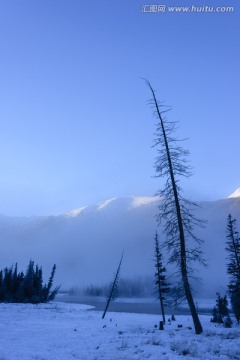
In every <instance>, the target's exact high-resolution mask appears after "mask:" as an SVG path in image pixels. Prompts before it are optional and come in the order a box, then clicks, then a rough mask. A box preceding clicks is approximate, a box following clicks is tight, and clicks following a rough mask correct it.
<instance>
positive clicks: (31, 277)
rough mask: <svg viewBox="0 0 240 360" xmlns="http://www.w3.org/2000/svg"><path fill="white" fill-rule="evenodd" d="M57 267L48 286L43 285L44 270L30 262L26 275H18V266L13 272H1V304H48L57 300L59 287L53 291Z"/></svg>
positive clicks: (54, 268) (7, 269)
mask: <svg viewBox="0 0 240 360" xmlns="http://www.w3.org/2000/svg"><path fill="white" fill-rule="evenodd" d="M55 271H56V265H54V266H53V268H52V272H51V275H50V278H49V281H48V284H47V285H46V284H45V285H43V278H42V268H39V267H38V265H36V267H35V269H34V262H33V261H32V260H30V262H29V265H28V267H27V270H26V273H25V274H24V273H23V272H20V273H18V268H17V264H16V265H15V268H14V270H13V266H12V267H11V268H5V269H4V270H1V271H0V302H19V303H22V302H24V303H33V304H38V303H40V302H48V301H51V300H53V299H54V298H55V296H56V294H57V292H58V290H59V288H60V287H59V286H57V287H56V288H55V289H54V290H53V291H51V288H52V285H53V278H54V275H55Z"/></svg>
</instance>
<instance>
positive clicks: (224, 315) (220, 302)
mask: <svg viewBox="0 0 240 360" xmlns="http://www.w3.org/2000/svg"><path fill="white" fill-rule="evenodd" d="M212 315H213V317H212V318H211V321H212V322H214V323H218V324H223V323H224V324H225V323H226V324H229V323H230V324H231V319H230V317H229V309H228V300H227V295H224V296H221V295H220V293H217V299H216V305H215V306H214V308H213V311H212ZM226 327H229V326H228V325H227V326H226Z"/></svg>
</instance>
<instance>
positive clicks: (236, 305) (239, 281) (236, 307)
mask: <svg viewBox="0 0 240 360" xmlns="http://www.w3.org/2000/svg"><path fill="white" fill-rule="evenodd" d="M226 250H227V252H228V261H229V262H228V265H227V273H228V274H229V285H228V289H229V294H230V299H231V305H232V309H233V312H234V315H235V317H236V319H237V322H238V323H239V321H240V237H239V233H238V231H237V229H236V219H232V216H231V214H229V215H228V219H227V242H226Z"/></svg>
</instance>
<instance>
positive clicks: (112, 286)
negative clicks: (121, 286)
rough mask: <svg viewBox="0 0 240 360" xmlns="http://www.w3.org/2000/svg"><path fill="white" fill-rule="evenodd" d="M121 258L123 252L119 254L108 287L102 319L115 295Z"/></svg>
mask: <svg viewBox="0 0 240 360" xmlns="http://www.w3.org/2000/svg"><path fill="white" fill-rule="evenodd" d="M122 260H123V253H122V256H121V259H120V262H119V265H118V268H117V271H116V274H115V276H114V279H113V282H112V283H111V284H110V287H109V294H108V297H107V303H106V306H105V309H104V312H103V315H102V319H104V317H105V315H106V312H107V310H108V307H109V305H110V302H111V301H112V300H114V299H115V297H116V293H117V287H118V282H119V274H120V269H121V265H122Z"/></svg>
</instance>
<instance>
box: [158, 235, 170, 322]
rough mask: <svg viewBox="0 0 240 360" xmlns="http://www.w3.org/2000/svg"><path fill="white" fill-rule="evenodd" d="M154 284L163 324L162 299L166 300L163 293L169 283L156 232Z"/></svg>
mask: <svg viewBox="0 0 240 360" xmlns="http://www.w3.org/2000/svg"><path fill="white" fill-rule="evenodd" d="M155 269H156V272H155V286H156V293H157V295H158V299H159V302H160V307H161V311H162V319H163V324H165V323H166V319H165V311H164V305H165V304H164V301H165V300H166V298H165V295H166V294H167V293H168V292H169V290H170V289H169V284H168V283H167V282H166V275H165V273H166V268H165V267H164V266H163V263H162V253H161V251H160V245H159V239H158V233H157V232H156V235H155Z"/></svg>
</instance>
